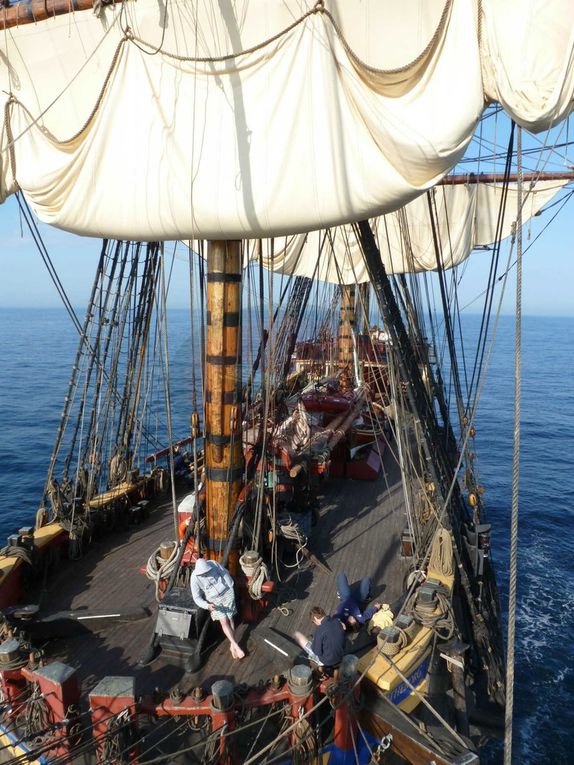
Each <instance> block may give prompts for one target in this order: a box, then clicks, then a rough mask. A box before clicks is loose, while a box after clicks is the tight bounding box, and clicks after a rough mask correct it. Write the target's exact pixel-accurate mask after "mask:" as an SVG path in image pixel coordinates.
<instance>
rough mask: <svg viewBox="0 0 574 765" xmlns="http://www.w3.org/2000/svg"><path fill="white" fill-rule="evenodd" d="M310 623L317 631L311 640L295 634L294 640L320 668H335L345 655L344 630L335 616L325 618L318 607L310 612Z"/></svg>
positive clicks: (314, 607)
mask: <svg viewBox="0 0 574 765" xmlns="http://www.w3.org/2000/svg"><path fill="white" fill-rule="evenodd" d="M310 616H311V621H312V622H313V624H315V626H316V627H317V629H316V630H315V633H314V634H313V636H312V638H308V637H306V636H305V635H304V634H303V633H302V632H295V634H294V637H295V640H296V641H297V642H298V643H299V645H300V646H301V648H303V650H304V651H305V653H306V654H307V656H308V657H309V658H310V659H311V661H314V662H315V663H316V664H318V665H319V666H320V667H322V666H326V667H335V666H337V664H340V663H341V659H342V658H343V656H344V654H345V628H344V626H343V624H342V622H341V621H340V619H337V618H336V617H335V616H327V614H326V613H325V612H324V611H323V609H322V608H321V607H320V606H313V608H312V609H311V611H310Z"/></svg>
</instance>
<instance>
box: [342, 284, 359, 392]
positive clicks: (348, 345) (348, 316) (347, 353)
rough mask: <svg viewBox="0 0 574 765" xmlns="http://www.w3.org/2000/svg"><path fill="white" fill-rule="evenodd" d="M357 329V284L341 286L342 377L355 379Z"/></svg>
mask: <svg viewBox="0 0 574 765" xmlns="http://www.w3.org/2000/svg"><path fill="white" fill-rule="evenodd" d="M354 331H355V285H354V284H343V285H342V286H341V314H340V318H339V335H338V340H339V343H338V345H339V355H338V361H339V364H338V367H339V374H340V375H341V377H342V378H349V379H350V380H352V379H353V377H354V375H353V350H354V348H353V333H354Z"/></svg>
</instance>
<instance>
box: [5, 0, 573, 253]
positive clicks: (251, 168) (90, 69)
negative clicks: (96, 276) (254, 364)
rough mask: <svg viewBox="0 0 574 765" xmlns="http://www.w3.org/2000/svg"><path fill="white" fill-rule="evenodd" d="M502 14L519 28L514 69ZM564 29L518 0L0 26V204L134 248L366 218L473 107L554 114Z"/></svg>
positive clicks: (418, 182)
mask: <svg viewBox="0 0 574 765" xmlns="http://www.w3.org/2000/svg"><path fill="white" fill-rule="evenodd" d="M499 6H500V10H499ZM513 6H514V7H515V10H516V13H515V15H514V17H512V19H511V23H512V28H513V30H514V29H515V28H517V27H518V28H519V29H521V30H524V29H530V28H532V29H535V30H536V39H534V40H528V43H529V44H528V45H524V46H523V47H522V48H521V50H520V52H519V54H517V53H515V51H514V48H513V47H512V46H511V45H509V38H508V36H507V34H506V33H504V34H503V33H502V32H501V28H502V26H503V25H505V24H507V23H508V21H509V17H510V16H511V14H510V12H509V8H511V7H513ZM9 11H10V12H12V13H13V14H14V13H17V9H16V8H12V9H9ZM529 14H530V15H529ZM573 21H574V6H571V5H570V4H566V3H564V2H554V3H553V2H544V3H541V2H538V3H535V2H533V0H531V2H530V3H529V4H528V7H527V8H526V9H525V8H524V3H521V2H518V0H515V2H513V3H510V2H505V3H503V4H501V3H499V2H498V0H481V2H480V3H479V2H478V1H477V0H436V1H434V2H433V1H431V0H410V2H409V0H406V1H405V2H402V3H400V4H397V3H396V2H395V0H386V1H382V0H381V1H379V0H377V1H376V2H374V1H373V2H364V1H363V2H360V1H359V0H333V1H332V2H328V3H325V4H323V3H317V4H316V5H314V6H313V5H312V4H307V3H305V2H301V0H281V1H279V0H238V1H237V2H233V3H232V2H227V1H225V0H222V2H220V3H217V4H214V3H212V2H211V0H204V1H203V2H198V3H194V4H190V3H189V2H187V1H186V0H170V2H168V3H165V4H164V3H159V4H158V3H157V2H156V0H138V2H137V3H134V2H131V1H126V2H123V3H118V4H112V5H110V6H105V7H104V8H103V10H102V12H101V14H100V16H99V17H96V16H94V15H93V14H92V13H90V12H88V11H84V12H76V13H70V14H68V15H62V16H55V17H54V18H49V19H46V20H44V21H42V22H39V23H36V24H24V25H19V26H16V27H11V28H9V29H7V30H6V31H5V33H4V34H3V35H2V36H1V39H0V71H1V87H2V91H3V92H4V93H6V94H7V95H6V96H5V120H4V123H3V130H2V134H1V147H2V152H1V166H0V197H1V198H5V197H6V196H7V195H8V194H9V193H11V192H13V191H15V190H16V189H18V188H20V189H22V191H23V192H24V194H25V195H26V197H27V199H28V201H29V202H30V204H31V206H32V208H33V209H34V211H35V212H36V214H37V215H38V217H39V218H40V219H41V220H43V221H45V222H48V223H51V224H53V225H55V226H58V227H60V228H63V229H66V230H69V231H73V232H77V233H80V234H85V235H92V236H106V237H114V238H119V239H140V240H166V239H180V238H185V239H188V238H209V239H224V238H225V239H229V238H245V237H251V238H252V237H267V236H280V235H283V234H294V233H298V232H304V231H310V230H314V229H317V228H318V227H323V228H325V227H331V226H336V225H339V224H341V223H345V222H348V221H353V220H359V219H362V218H367V217H373V216H376V215H381V214H383V213H387V212H390V211H393V210H396V209H398V208H399V207H401V206H402V205H404V204H406V203H407V202H409V201H410V200H412V199H414V198H415V197H416V196H418V195H419V194H420V193H421V192H422V191H424V190H426V189H428V188H429V187H431V186H433V185H434V184H435V183H436V182H437V181H438V180H439V179H440V178H441V177H442V176H443V175H444V174H445V173H446V172H448V170H449V169H450V168H451V167H452V166H453V164H454V163H455V162H457V160H458V159H460V157H461V156H462V155H463V153H464V151H465V149H466V147H467V145H468V143H469V141H470V139H471V136H472V134H473V131H474V129H475V126H476V123H477V120H478V119H479V117H480V115H481V113H482V110H483V108H484V105H485V103H486V101H487V100H488V99H491V98H500V99H501V100H502V101H503V103H504V104H505V105H506V106H507V107H508V108H509V109H511V110H513V111H512V116H515V117H516V118H522V117H523V118H524V120H525V121H526V123H527V124H528V125H532V126H534V127H536V128H537V129H539V128H542V127H546V126H548V125H551V124H554V122H555V121H556V120H557V119H560V118H562V117H563V116H564V114H565V113H566V112H567V110H568V109H569V108H570V103H571V101H572V90H573V89H574V83H573V82H572V75H571V70H572V67H569V66H568V63H569V61H570V57H571V56H572V50H573V44H572V30H573V29H574V23H573ZM524 39H526V38H524ZM550 49H551V51H552V52H551V55H550V54H549V50H550ZM483 81H484V83H485V85H486V91H485V90H484V86H483ZM524 83H526V84H527V86H528V87H526V85H525V86H524V87H523V85H524ZM538 86H541V87H542V89H543V90H544V94H543V95H541V96H540V97H539V100H538V101H536V100H535V99H534V98H533V96H532V93H533V92H536V91H537V90H538ZM521 94H524V98H525V99H526V101H527V104H526V105H525V104H524V103H522V96H521Z"/></svg>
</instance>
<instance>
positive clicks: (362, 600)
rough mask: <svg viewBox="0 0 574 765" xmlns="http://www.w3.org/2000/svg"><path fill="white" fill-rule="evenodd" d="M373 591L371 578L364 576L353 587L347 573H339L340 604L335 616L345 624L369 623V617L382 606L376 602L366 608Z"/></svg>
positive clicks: (355, 625)
mask: <svg viewBox="0 0 574 765" xmlns="http://www.w3.org/2000/svg"><path fill="white" fill-rule="evenodd" d="M370 592H371V580H370V579H369V577H364V579H362V580H361V581H360V582H359V583H358V585H356V586H354V587H353V588H351V587H350V586H349V581H348V579H347V575H346V574H337V594H338V596H339V599H340V601H341V602H340V603H339V606H338V608H337V610H336V611H335V613H334V614H333V616H336V617H337V618H338V619H340V620H341V621H342V622H343V624H344V625H345V626H349V627H357V626H358V625H361V624H367V622H368V621H369V619H370V618H371V617H372V616H373V614H376V613H377V611H378V610H379V609H380V608H381V604H380V603H375V604H374V605H373V606H371V608H365V604H366V602H367V601H368V600H369V597H370Z"/></svg>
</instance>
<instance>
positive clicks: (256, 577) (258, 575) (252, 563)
mask: <svg viewBox="0 0 574 765" xmlns="http://www.w3.org/2000/svg"><path fill="white" fill-rule="evenodd" d="M252 555H253V553H251V556H252ZM251 556H250V555H249V554H248V553H245V554H244V555H242V556H241V557H240V558H239V565H240V566H241V570H242V571H243V573H244V574H245V576H246V577H248V578H249V577H251V581H250V582H249V585H248V587H247V590H248V592H249V595H250V596H251V598H253V600H259V599H260V598H261V597H262V595H263V590H262V587H263V582H265V581H266V580H267V579H269V570H268V568H267V566H266V564H265V563H264V562H263V558H262V557H261V556H260V555H259V556H258V558H257V559H255V560H252V559H250V558H251Z"/></svg>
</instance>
